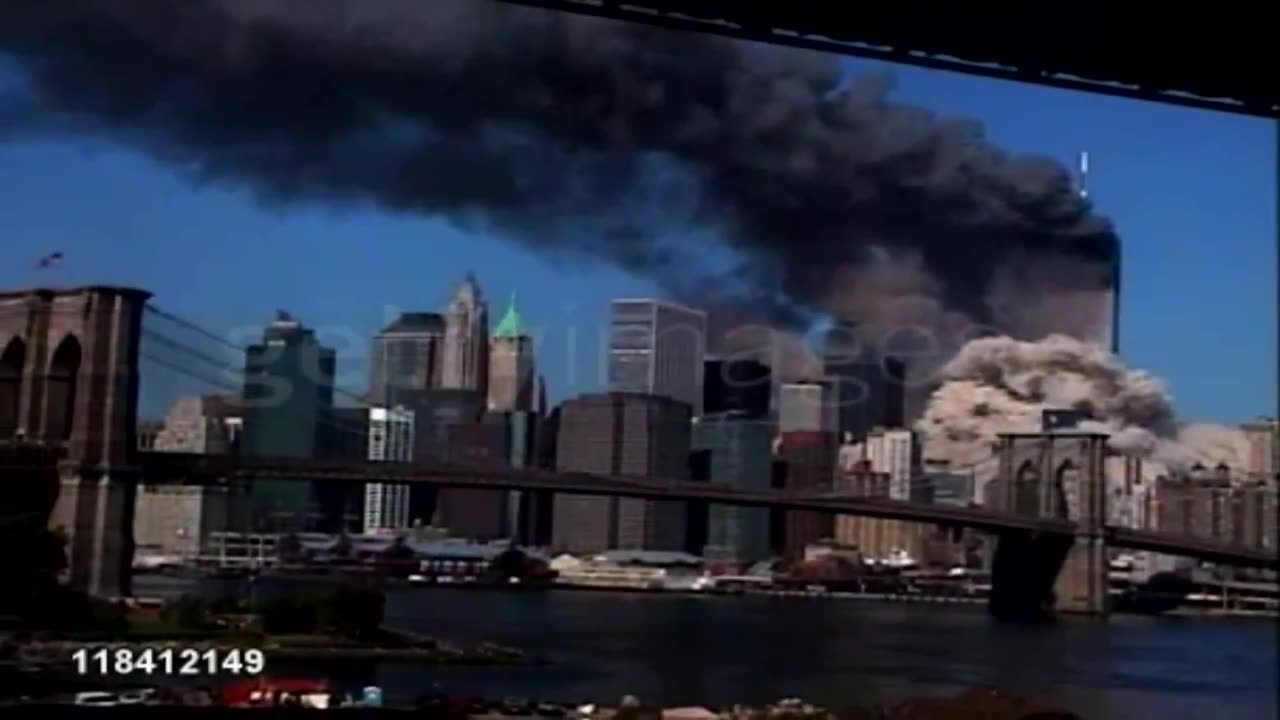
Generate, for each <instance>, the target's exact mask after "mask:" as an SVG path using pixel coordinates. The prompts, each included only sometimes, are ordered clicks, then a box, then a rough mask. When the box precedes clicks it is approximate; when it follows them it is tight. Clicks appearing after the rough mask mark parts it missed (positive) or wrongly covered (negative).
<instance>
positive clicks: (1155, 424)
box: [917, 335, 1248, 469]
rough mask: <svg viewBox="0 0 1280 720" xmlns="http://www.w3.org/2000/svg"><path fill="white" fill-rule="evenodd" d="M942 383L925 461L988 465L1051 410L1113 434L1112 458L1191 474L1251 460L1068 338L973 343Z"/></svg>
mask: <svg viewBox="0 0 1280 720" xmlns="http://www.w3.org/2000/svg"><path fill="white" fill-rule="evenodd" d="M942 375H943V377H944V378H945V381H944V382H943V384H942V385H941V387H939V388H938V390H937V391H936V392H934V394H933V396H932V398H931V400H930V403H929V406H928V409H927V410H926V412H925V415H924V417H923V418H922V419H921V420H920V421H919V423H918V424H917V429H919V430H920V431H921V433H922V435H923V439H924V443H925V450H926V453H927V454H928V455H929V456H930V457H931V458H937V459H940V460H949V461H950V462H951V463H952V464H953V465H972V464H975V463H979V462H981V460H982V459H983V458H984V457H986V456H989V455H990V454H991V447H992V444H993V443H994V442H995V440H996V436H997V435H998V434H1000V433H1018V432H1038V431H1039V430H1040V423H1041V411H1043V410H1046V409H1055V410H1066V409H1074V410H1080V411H1083V412H1084V413H1086V414H1087V415H1088V416H1089V417H1090V418H1091V420H1090V421H1087V422H1085V423H1084V424H1082V425H1081V429H1082V430H1094V431H1098V432H1103V433H1106V434H1108V435H1110V439H1109V444H1110V446H1111V448H1112V449H1113V450H1116V451H1117V452H1119V453H1121V454H1125V455H1133V456H1137V457H1143V458H1149V459H1151V460H1152V461H1153V465H1154V467H1157V468H1158V467H1161V466H1163V467H1165V468H1171V469H1185V468H1187V467H1189V466H1191V465H1193V464H1195V463H1197V462H1198V463H1201V464H1203V465H1205V466H1206V467H1213V466H1216V465H1217V464H1219V463H1225V464H1227V465H1228V466H1230V467H1234V468H1242V467H1243V466H1244V463H1245V460H1246V458H1247V453H1248V445H1247V439H1246V438H1245V436H1244V433H1243V432H1241V431H1239V430H1237V429H1234V428H1229V427H1222V426H1217V425H1182V424H1180V423H1179V422H1178V420H1177V416H1176V414H1175V412H1174V406H1173V399H1172V397H1171V396H1170V395H1169V392H1168V391H1167V390H1166V389H1165V386H1164V383H1162V382H1161V381H1160V380H1159V379H1158V378H1156V377H1154V376H1152V375H1151V374H1149V373H1147V372H1144V371H1141V370H1131V369H1129V368H1126V367H1125V366H1124V365H1123V364H1121V362H1120V361H1119V360H1118V359H1117V358H1116V357H1115V356H1114V355H1112V354H1110V353H1108V352H1107V351H1106V350H1104V349H1102V348H1100V347H1098V346H1096V345H1093V344H1090V343H1086V342H1081V341H1079V340H1076V339H1073V338H1070V337H1067V336H1064V335H1051V336H1049V337H1047V338H1045V339H1044V340H1041V341H1039V342H1024V341H1019V340H1013V339H1010V338H1007V337H990V338H982V339H979V340H974V341H972V342H970V343H968V344H967V345H965V346H964V347H963V348H962V349H961V350H960V352H959V353H958V354H957V355H956V356H955V357H954V358H953V359H952V360H951V361H950V362H948V363H947V364H946V366H945V367H943V369H942Z"/></svg>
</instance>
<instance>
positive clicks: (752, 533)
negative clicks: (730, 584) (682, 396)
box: [693, 412, 773, 564]
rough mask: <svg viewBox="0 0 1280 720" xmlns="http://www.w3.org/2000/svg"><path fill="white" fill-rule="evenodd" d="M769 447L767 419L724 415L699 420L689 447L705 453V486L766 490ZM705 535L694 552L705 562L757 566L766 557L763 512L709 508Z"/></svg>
mask: <svg viewBox="0 0 1280 720" xmlns="http://www.w3.org/2000/svg"><path fill="white" fill-rule="evenodd" d="M772 444H773V428H772V426H771V424H770V423H769V421H768V418H758V417H751V416H749V415H745V414H742V413H734V412H728V413H721V414H717V415H707V416H704V417H702V418H699V419H698V421H697V422H696V423H694V426H693V447H694V448H695V449H696V450H698V451H703V452H707V453H709V455H710V458H709V460H706V461H705V462H706V463H707V464H708V465H709V467H708V468H707V473H706V474H707V478H706V480H707V481H708V482H710V483H713V484H719V485H728V486H730V487H734V488H741V489H744V490H768V489H769V488H770V485H771V481H772V474H773V466H772V463H771V462H770V461H771V453H772V450H771V447H772ZM706 533H707V537H706V546H705V547H703V548H697V550H698V551H700V552H703V553H704V554H705V555H706V556H707V558H708V559H710V560H719V561H728V562H734V563H737V564H743V563H750V562H754V561H756V560H762V559H764V558H766V557H767V556H768V555H769V509H768V508H749V507H740V506H733V505H717V504H712V505H710V506H709V507H708V508H707V531H706Z"/></svg>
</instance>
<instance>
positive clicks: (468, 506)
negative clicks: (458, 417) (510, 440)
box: [432, 422, 511, 540]
mask: <svg viewBox="0 0 1280 720" xmlns="http://www.w3.org/2000/svg"><path fill="white" fill-rule="evenodd" d="M445 448H446V454H445V459H446V460H448V461H449V462H451V463H455V464H457V465H463V466H470V467H475V468H478V469H482V470H483V469H486V468H487V469H490V470H492V469H495V468H501V467H509V466H510V465H511V463H510V450H509V448H508V447H507V433H506V428H505V427H503V426H502V425H500V424H496V423H486V422H470V423H459V424H456V425H450V426H449V427H447V428H446V429H445ZM509 500H510V494H509V493H508V492H507V491H505V490H490V489H488V488H447V489H445V490H442V491H441V492H440V493H439V501H438V503H437V505H436V514H435V522H434V523H432V524H434V525H436V526H437V527H442V528H446V529H448V530H449V533H450V534H451V535H454V536H456V537H461V538H466V539H468V540H497V539H501V538H506V537H508V536H509V533H508V531H509V529H510V528H509V527H508V501H509Z"/></svg>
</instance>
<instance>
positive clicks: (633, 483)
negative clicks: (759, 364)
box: [138, 452, 1280, 567]
mask: <svg viewBox="0 0 1280 720" xmlns="http://www.w3.org/2000/svg"><path fill="white" fill-rule="evenodd" d="M138 462H139V465H140V466H141V471H142V482H143V483H145V484H149V485H158V484H196V485H203V484H220V483H225V482H228V481H246V480H292V481H299V482H326V481H327V482H346V483H353V482H357V483H409V484H413V483H429V484H432V485H437V486H440V487H456V488H484V489H495V490H546V491H553V492H561V493H572V494H576V495H608V496H614V497H634V498H643V499H646V500H672V501H691V500H692V501H703V502H709V503H717V504H724V505H745V506H753V507H769V508H778V509H783V510H800V511H816V512H826V513H833V514H840V515H857V516H860V517H873V518H884V519H889V520H906V521H911V522H922V523H931V524H937V525H944V526H952V527H971V528H974V529H977V530H981V531H984V532H989V533H995V534H999V533H1004V532H1010V531H1023V532H1035V533H1051V534H1068V535H1069V534H1073V533H1074V532H1075V523H1073V522H1070V521H1066V520H1058V519H1050V518H1036V517H1031V516H1027V515H1019V514H1014V513H1002V512H993V511H991V510H986V509H981V508H965V507H954V506H947V505H936V504H930V503H916V502H909V501H903V500H890V499H887V498H868V497H858V496H841V495H839V494H837V493H830V492H824V493H805V492H794V491H792V492H787V491H778V490H748V489H743V488H736V487H726V486H723V485H717V484H715V483H706V482H689V481H677V480H652V479H644V478H628V477H613V476H604V475H596V474H592V473H584V472H569V471H561V470H555V471H552V470H543V469H535V468H512V467H509V466H498V465H490V466H483V465H477V466H472V465H459V464H457V463H450V462H447V461H443V460H436V461H432V462H431V463H430V464H426V463H397V462H361V461H354V462H353V461H329V460H312V459H305V458H278V457H238V456H230V455H203V454H187V453H169V452H141V453H138ZM1106 533H1107V542H1108V544H1109V545H1110V546H1112V547H1126V548H1131V549H1135V550H1150V551H1153V552H1165V553H1169V554H1172V555H1183V556H1187V557H1194V558H1197V559H1201V560H1205V561H1208V562H1221V563H1224V564H1230V565H1235V566H1242V567H1280V558H1278V557H1277V555H1276V554H1275V553H1274V552H1268V551H1267V550H1265V549H1262V548H1254V547H1246V546H1237V545H1230V544H1225V543H1220V542H1216V541H1212V540H1206V539H1202V538H1193V537H1185V536H1170V535H1168V534H1164V533H1159V532H1153V531H1149V530H1134V529H1129V528H1120V527H1113V526H1108V527H1107V528H1106Z"/></svg>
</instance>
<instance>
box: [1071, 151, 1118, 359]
mask: <svg viewBox="0 0 1280 720" xmlns="http://www.w3.org/2000/svg"><path fill="white" fill-rule="evenodd" d="M1077 167H1078V170H1079V177H1078V178H1077V181H1078V183H1079V185H1078V187H1077V192H1079V193H1080V199H1082V200H1086V201H1088V200H1089V199H1090V198H1089V151H1088V150H1085V151H1082V152H1081V153H1080V162H1079V165H1078V166H1077ZM1120 259H1121V253H1120V247H1119V246H1118V245H1117V247H1116V257H1115V261H1114V262H1113V263H1112V264H1111V278H1110V282H1109V284H1108V288H1107V296H1108V297H1107V307H1106V311H1107V313H1108V317H1107V321H1106V322H1107V325H1106V333H1107V338H1106V340H1105V342H1104V343H1103V344H1104V345H1106V346H1107V347H1108V348H1109V349H1110V350H1111V352H1113V353H1118V352H1120Z"/></svg>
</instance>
